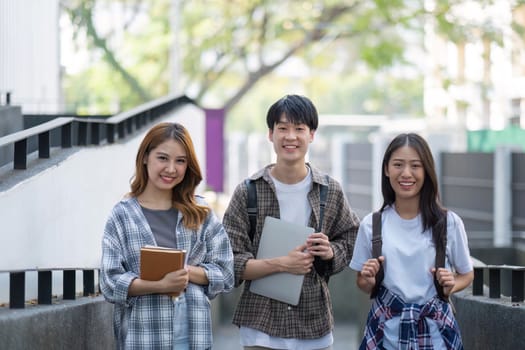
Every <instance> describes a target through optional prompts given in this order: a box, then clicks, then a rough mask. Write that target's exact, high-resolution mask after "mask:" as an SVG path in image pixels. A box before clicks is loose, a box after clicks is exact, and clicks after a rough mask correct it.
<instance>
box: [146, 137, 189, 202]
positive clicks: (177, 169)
mask: <svg viewBox="0 0 525 350" xmlns="http://www.w3.org/2000/svg"><path fill="white" fill-rule="evenodd" d="M144 163H145V164H146V169H147V173H148V183H147V185H146V190H145V191H150V192H159V191H160V192H164V191H169V192H170V194H171V190H172V189H173V188H174V187H175V186H177V185H178V184H179V183H181V182H182V180H183V179H184V175H185V174H186V169H187V168H188V159H187V154H186V151H185V149H184V147H183V146H182V144H181V143H180V142H177V141H175V140H173V139H168V140H166V141H164V142H162V143H160V144H159V145H158V146H157V147H155V148H153V149H151V150H150V151H149V153H148V154H147V156H146V159H145V160H144Z"/></svg>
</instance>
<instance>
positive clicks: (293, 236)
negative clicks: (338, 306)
mask: <svg viewBox="0 0 525 350" xmlns="http://www.w3.org/2000/svg"><path fill="white" fill-rule="evenodd" d="M313 232H314V229H313V228H311V227H306V226H301V225H297V224H293V223H289V222H286V221H283V220H281V219H276V218H273V217H271V216H267V217H266V218H265V220H264V227H263V231H262V235H261V241H260V242H259V249H258V251H257V259H268V258H275V257H278V256H284V255H288V253H289V252H290V250H292V249H294V248H295V247H297V246H299V245H301V244H304V243H305V242H306V239H307V238H308V236H309V235H310V234H312V233H313ZM303 280H304V275H294V274H291V273H287V272H279V273H274V274H272V275H268V276H266V277H263V278H259V279H257V280H254V281H252V282H251V285H250V291H251V292H252V293H255V294H259V295H263V296H265V297H268V298H272V299H275V300H279V301H282V302H283V303H287V304H290V305H297V304H299V298H300V297H301V289H302V287H303Z"/></svg>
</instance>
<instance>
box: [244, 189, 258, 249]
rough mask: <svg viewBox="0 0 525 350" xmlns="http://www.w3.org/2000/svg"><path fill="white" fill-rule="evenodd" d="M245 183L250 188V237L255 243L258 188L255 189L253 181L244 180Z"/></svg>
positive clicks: (248, 207)
mask: <svg viewBox="0 0 525 350" xmlns="http://www.w3.org/2000/svg"><path fill="white" fill-rule="evenodd" d="M244 183H245V184H246V187H247V188H248V200H247V203H246V209H247V211H248V219H249V220H250V231H248V236H249V237H250V240H251V241H253V236H254V235H255V227H256V225H257V188H256V187H255V182H254V181H252V180H251V179H246V180H244Z"/></svg>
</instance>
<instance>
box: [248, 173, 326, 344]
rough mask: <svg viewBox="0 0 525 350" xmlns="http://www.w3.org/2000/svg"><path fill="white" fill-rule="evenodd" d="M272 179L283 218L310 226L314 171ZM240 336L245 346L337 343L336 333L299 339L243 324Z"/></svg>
mask: <svg viewBox="0 0 525 350" xmlns="http://www.w3.org/2000/svg"><path fill="white" fill-rule="evenodd" d="M272 180H273V182H274V184H275V190H276V191H277V193H276V194H277V200H278V201H279V210H280V216H281V219H282V220H285V221H288V222H293V223H296V224H301V225H305V226H307V225H308V222H309V219H310V215H311V213H312V207H311V206H310V203H309V202H308V192H309V191H310V187H311V186H312V174H311V172H310V168H308V175H307V176H306V177H305V178H304V179H303V180H301V181H300V182H298V183H296V184H291V185H288V184H285V183H282V182H279V181H277V180H276V179H275V178H274V177H272ZM240 338H241V345H242V346H255V345H257V346H264V347H268V348H274V349H290V350H310V349H322V348H326V347H328V346H330V345H332V343H333V335H332V332H330V333H328V334H327V335H325V336H323V337H321V338H319V339H311V340H310V339H295V338H279V337H272V336H270V335H268V334H266V333H264V332H261V331H259V330H256V329H253V328H249V327H244V326H241V327H240Z"/></svg>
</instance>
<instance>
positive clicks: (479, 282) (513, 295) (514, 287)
mask: <svg viewBox="0 0 525 350" xmlns="http://www.w3.org/2000/svg"><path fill="white" fill-rule="evenodd" d="M503 271H510V273H511V278H510V301H511V302H512V303H521V302H523V301H524V289H525V281H524V276H525V266H511V265H485V266H476V267H474V282H473V284H472V295H484V293H483V286H484V275H485V274H486V272H488V279H489V280H488V288H489V298H492V299H499V298H501V297H502V293H501V289H502V288H501V286H502V282H501V280H502V278H501V277H502V272H503Z"/></svg>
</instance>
